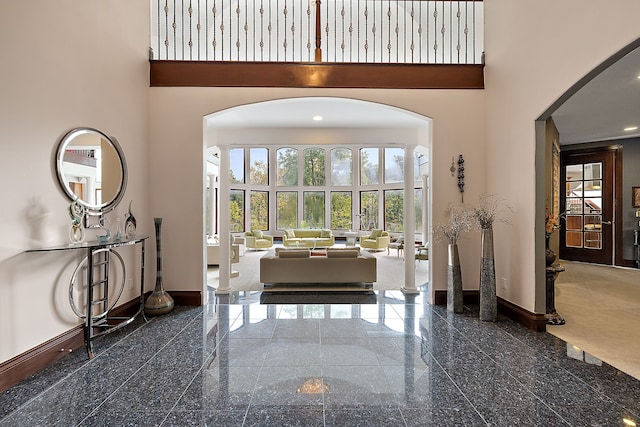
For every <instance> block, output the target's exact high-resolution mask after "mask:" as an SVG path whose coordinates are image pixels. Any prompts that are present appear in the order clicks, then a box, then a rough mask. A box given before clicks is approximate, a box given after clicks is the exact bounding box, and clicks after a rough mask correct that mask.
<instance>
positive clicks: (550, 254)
mask: <svg viewBox="0 0 640 427" xmlns="http://www.w3.org/2000/svg"><path fill="white" fill-rule="evenodd" d="M550 239H551V235H546V236H545V249H544V255H545V259H546V263H547V267H550V266H552V265H553V263H554V262H556V258H557V255H556V253H555V252H554V251H553V250H552V249H551V248H550V247H549V240H550Z"/></svg>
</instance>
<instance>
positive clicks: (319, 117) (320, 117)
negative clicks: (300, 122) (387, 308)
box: [313, 116, 322, 122]
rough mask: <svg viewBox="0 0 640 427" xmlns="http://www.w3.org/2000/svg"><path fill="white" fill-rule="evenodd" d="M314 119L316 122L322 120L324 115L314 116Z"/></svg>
mask: <svg viewBox="0 0 640 427" xmlns="http://www.w3.org/2000/svg"><path fill="white" fill-rule="evenodd" d="M313 120H314V121H316V122H320V121H322V116H313Z"/></svg>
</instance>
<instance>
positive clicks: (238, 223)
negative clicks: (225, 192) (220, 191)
mask: <svg viewBox="0 0 640 427" xmlns="http://www.w3.org/2000/svg"><path fill="white" fill-rule="evenodd" d="M229 229H230V230H231V231H244V191H242V190H230V191H229Z"/></svg>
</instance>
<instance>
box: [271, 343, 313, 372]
mask: <svg viewBox="0 0 640 427" xmlns="http://www.w3.org/2000/svg"><path fill="white" fill-rule="evenodd" d="M263 351H264V362H263V366H265V367H269V366H307V365H320V364H321V363H322V354H321V346H320V339H319V338H309V339H304V338H301V339H298V338H294V339H289V338H280V339H277V338H274V339H272V340H271V341H270V342H269V343H268V344H266V345H265V347H264V349H263Z"/></svg>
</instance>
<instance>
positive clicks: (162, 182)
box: [150, 88, 485, 290]
mask: <svg viewBox="0 0 640 427" xmlns="http://www.w3.org/2000/svg"><path fill="white" fill-rule="evenodd" d="M301 96H336V97H341V98H353V99H359V100H365V101H371V102H378V103H382V104H387V105H392V106H395V107H399V108H403V109H406V110H409V111H412V112H414V113H418V114H421V115H423V116H426V117H430V118H432V119H433V123H432V124H433V136H432V137H433V163H432V164H433V168H432V177H433V178H432V188H433V195H434V196H433V215H434V221H443V220H444V212H445V209H446V206H447V204H448V203H449V202H451V201H458V200H459V192H458V187H457V178H454V177H451V173H450V172H449V167H450V165H451V157H452V156H455V158H456V159H457V157H458V155H459V154H463V155H464V156H465V158H466V159H467V163H466V164H465V175H466V180H467V187H466V192H465V200H467V201H473V200H477V197H478V195H479V194H480V193H481V192H482V191H484V188H483V185H484V175H485V170H484V163H485V160H484V157H485V152H484V149H483V137H482V135H483V134H484V124H483V120H484V113H483V105H484V92H483V91H479V90H457V91H442V90H431V91H428V90H425V91H419V90H355V89H354V90H335V89H233V88H152V89H151V97H150V105H151V114H150V117H151V122H152V127H151V141H152V146H153V150H151V152H150V165H151V166H150V172H151V182H152V183H153V185H152V186H151V188H150V194H151V200H152V202H151V208H152V211H153V212H154V215H159V216H162V217H163V218H164V223H163V243H164V246H163V254H164V264H163V279H164V284H165V287H166V289H167V290H172V289H174V290H177V289H180V290H196V289H198V290H199V289H201V286H202V284H203V283H204V277H205V276H204V275H205V271H204V255H203V247H204V235H205V232H204V225H203V214H202V212H203V204H204V201H203V190H202V189H203V176H204V165H203V150H204V142H203V132H204V131H203V126H204V125H203V117H204V116H206V115H208V114H210V113H213V112H217V111H221V110H224V109H226V108H230V107H234V106H237V105H243V104H248V103H253V102H260V101H266V100H271V99H281V98H290V97H301ZM425 139H427V138H426V137H425ZM209 145H212V144H211V143H210V144H209ZM167 171H171V173H167ZM461 246H462V248H461V252H462V255H461V258H462V268H463V275H464V281H465V287H467V288H469V289H477V288H478V280H479V278H478V277H479V234H478V233H475V234H471V235H469V236H468V238H465V239H463V241H461ZM446 257H447V255H446V245H445V244H444V243H434V250H433V254H432V260H433V262H432V265H433V277H434V289H446Z"/></svg>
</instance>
